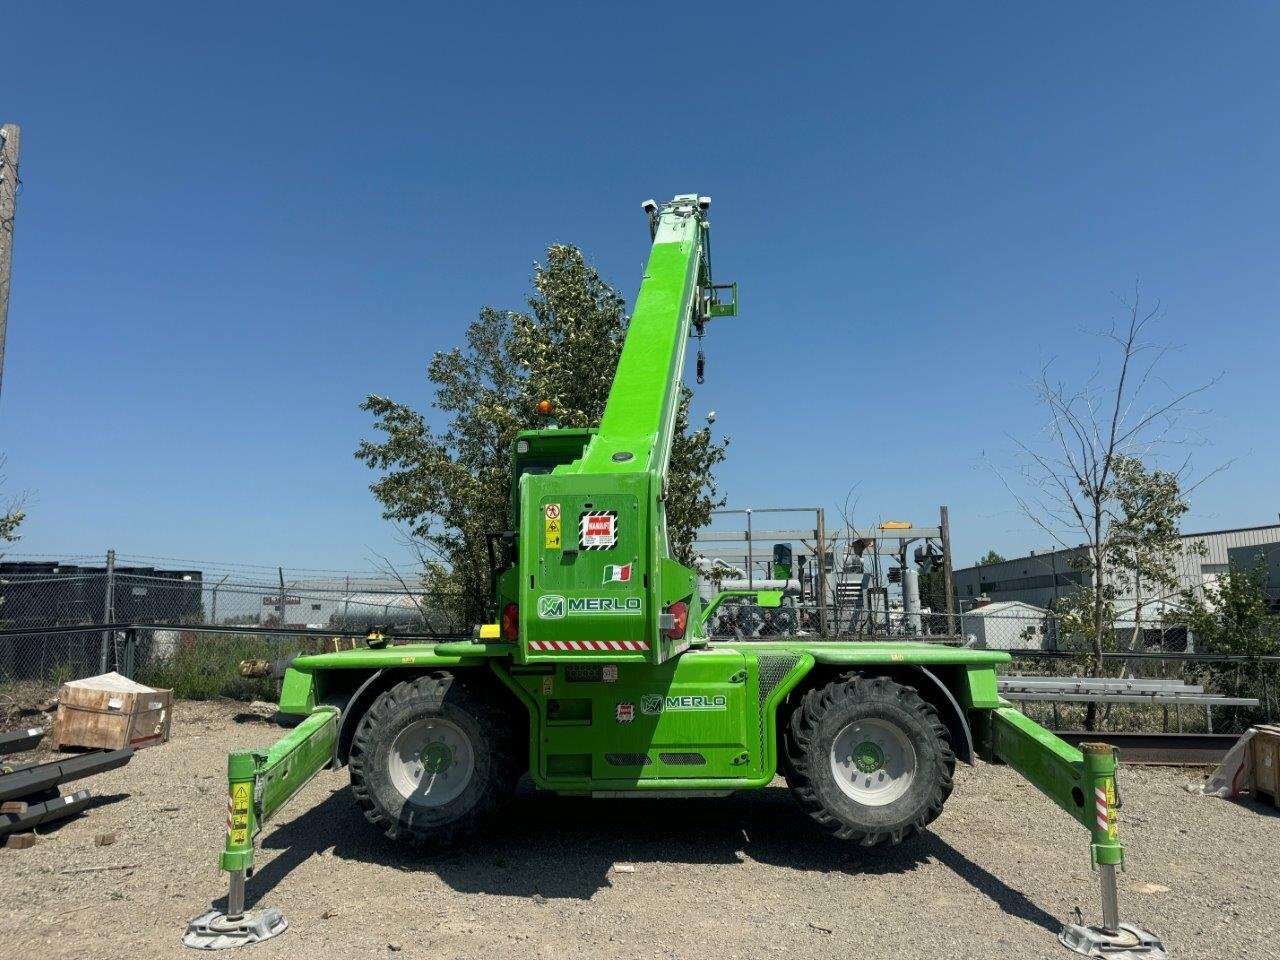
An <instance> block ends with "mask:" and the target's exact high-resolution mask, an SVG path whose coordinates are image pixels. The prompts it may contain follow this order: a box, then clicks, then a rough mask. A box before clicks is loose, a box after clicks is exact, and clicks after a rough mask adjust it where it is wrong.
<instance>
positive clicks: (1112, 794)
mask: <svg viewBox="0 0 1280 960" xmlns="http://www.w3.org/2000/svg"><path fill="white" fill-rule="evenodd" d="M1117 820H1119V817H1117V816H1116V782H1115V781H1114V780H1108V781H1107V838H1108V839H1110V840H1114V839H1115V838H1116V833H1117V827H1116V821H1117Z"/></svg>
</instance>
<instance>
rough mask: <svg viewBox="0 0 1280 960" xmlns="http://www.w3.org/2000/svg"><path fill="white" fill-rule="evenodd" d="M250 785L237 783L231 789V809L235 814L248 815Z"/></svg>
mask: <svg viewBox="0 0 1280 960" xmlns="http://www.w3.org/2000/svg"><path fill="white" fill-rule="evenodd" d="M249 796H250V792H249V785H248V784H247V783H237V784H235V785H234V786H232V788H231V809H232V810H233V811H234V812H235V813H247V812H248V811H249Z"/></svg>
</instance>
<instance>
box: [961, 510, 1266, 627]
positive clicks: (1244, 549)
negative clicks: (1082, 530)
mask: <svg viewBox="0 0 1280 960" xmlns="http://www.w3.org/2000/svg"><path fill="white" fill-rule="evenodd" d="M1182 540H1183V543H1184V545H1185V546H1184V549H1183V551H1182V554H1181V556H1180V557H1179V558H1178V560H1177V579H1178V589H1179V591H1181V590H1184V589H1188V588H1190V589H1193V590H1201V589H1203V587H1204V586H1205V584H1207V583H1212V582H1213V580H1214V578H1216V577H1217V576H1219V575H1220V574H1223V573H1225V572H1226V571H1227V569H1228V567H1229V566H1230V565H1232V564H1234V565H1236V566H1237V567H1241V568H1244V569H1251V568H1252V567H1254V565H1255V564H1259V563H1261V564H1262V565H1263V566H1265V568H1266V570H1267V579H1266V582H1265V584H1264V589H1265V590H1266V592H1267V599H1268V602H1269V604H1270V605H1271V606H1272V608H1276V607H1278V606H1280V524H1268V525H1266V526H1259V527H1239V528H1235V529H1231V530H1209V531H1204V532H1202V533H1188V534H1185V535H1184V536H1183V538H1182ZM1197 544H1199V545H1201V546H1202V547H1203V549H1202V550H1197V549H1196V545H1197ZM1085 556H1086V551H1085V549H1084V548H1083V547H1075V548H1072V549H1070V550H1046V551H1044V552H1039V551H1032V552H1031V553H1030V554H1028V555H1027V556H1025V557H1018V558H1017V559H1013V560H1005V561H1003V562H1000V563H989V564H981V565H979V566H973V567H965V568H963V569H960V570H956V571H955V589H956V599H957V602H958V603H959V604H960V608H961V609H962V610H971V609H973V608H974V607H980V606H983V605H985V604H986V603H988V602H993V603H994V602H998V601H1009V600H1016V601H1021V602H1022V603H1025V604H1030V605H1032V606H1035V607H1042V608H1051V607H1053V605H1054V602H1055V601H1056V600H1058V599H1059V598H1060V597H1064V596H1068V595H1070V594H1071V593H1073V592H1074V591H1075V590H1077V589H1079V587H1080V586H1081V585H1087V584H1089V583H1090V581H1091V579H1092V578H1091V576H1090V574H1089V573H1088V572H1087V571H1082V570H1080V569H1079V564H1080V561H1081V560H1082V559H1084V557H1085ZM1126 599H1127V600H1129V601H1132V599H1133V597H1132V594H1131V593H1130V594H1128V595H1127V596H1126V595H1125V594H1122V595H1121V596H1120V597H1119V598H1118V609H1119V610H1120V611H1121V616H1122V618H1123V616H1124V613H1125V612H1126V608H1125V601H1126ZM1143 602H1144V604H1145V605H1146V610H1147V614H1146V615H1147V616H1151V617H1157V616H1158V615H1159V614H1160V613H1161V612H1162V611H1169V610H1172V609H1173V608H1174V607H1175V606H1176V605H1177V602H1178V597H1177V596H1176V595H1173V596H1168V597H1161V598H1157V599H1154V600H1152V599H1150V598H1144V600H1143ZM1120 622H1121V623H1123V619H1122V620H1121V621H1120Z"/></svg>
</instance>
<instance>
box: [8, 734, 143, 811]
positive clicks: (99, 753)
mask: <svg viewBox="0 0 1280 960" xmlns="http://www.w3.org/2000/svg"><path fill="white" fill-rule="evenodd" d="M132 757H133V747H125V748H124V749H123V750H95V751H93V752H91V753H82V754H80V755H79V756H78V757H71V758H70V759H68V760H54V761H53V762H51V763H38V764H34V765H32V766H28V767H24V768H22V769H18V770H14V771H13V772H12V773H4V774H0V800H10V799H13V798H15V797H17V798H21V797H26V796H29V795H31V794H33V793H39V792H40V791H41V790H47V789H49V788H50V787H56V786H57V785H58V784H60V783H66V782H67V781H68V780H79V779H81V778H82V777H89V776H92V775H93V774H95V773H102V772H103V771H106V770H114V769H115V768H116V767H123V766H124V765H125V764H126V763H128V762H129V761H130V759H132Z"/></svg>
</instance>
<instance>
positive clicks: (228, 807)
mask: <svg viewBox="0 0 1280 960" xmlns="http://www.w3.org/2000/svg"><path fill="white" fill-rule="evenodd" d="M227 836H231V794H230V793H228V794H227Z"/></svg>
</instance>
